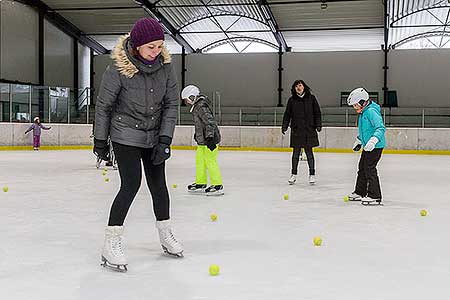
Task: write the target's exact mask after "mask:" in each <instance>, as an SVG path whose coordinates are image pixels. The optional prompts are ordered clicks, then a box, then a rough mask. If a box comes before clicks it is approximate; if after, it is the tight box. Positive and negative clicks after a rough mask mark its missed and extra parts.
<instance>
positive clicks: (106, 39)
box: [91, 34, 181, 54]
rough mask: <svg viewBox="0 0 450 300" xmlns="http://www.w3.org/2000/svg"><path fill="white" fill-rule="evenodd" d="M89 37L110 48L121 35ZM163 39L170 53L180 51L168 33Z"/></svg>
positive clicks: (179, 47)
mask: <svg viewBox="0 0 450 300" xmlns="http://www.w3.org/2000/svg"><path fill="white" fill-rule="evenodd" d="M91 37H92V38H93V39H95V40H96V41H97V42H99V43H100V44H101V45H102V46H103V47H105V48H106V49H108V50H112V49H113V48H114V46H115V45H116V44H117V42H118V39H119V37H121V35H95V36H91ZM164 39H165V40H164V44H165V45H166V47H167V49H168V50H169V52H170V53H172V54H176V53H181V46H180V45H178V43H177V42H175V41H174V40H173V39H172V37H171V36H170V35H167V34H166V35H165V37H164Z"/></svg>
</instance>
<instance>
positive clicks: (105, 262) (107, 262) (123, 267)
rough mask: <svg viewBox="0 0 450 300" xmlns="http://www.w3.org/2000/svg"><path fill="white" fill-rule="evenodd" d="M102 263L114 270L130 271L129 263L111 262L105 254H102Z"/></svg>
mask: <svg viewBox="0 0 450 300" xmlns="http://www.w3.org/2000/svg"><path fill="white" fill-rule="evenodd" d="M100 265H101V266H102V267H104V268H106V269H108V270H111V271H114V272H120V273H126V272H127V271H128V268H127V265H115V264H111V263H110V262H109V261H108V260H107V259H106V258H105V257H104V256H102V263H101V264H100Z"/></svg>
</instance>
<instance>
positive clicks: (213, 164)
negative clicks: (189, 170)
mask: <svg viewBox="0 0 450 300" xmlns="http://www.w3.org/2000/svg"><path fill="white" fill-rule="evenodd" d="M218 151H219V147H218V146H217V147H216V149H214V151H211V150H209V149H208V147H206V146H204V145H198V146H197V153H196V155H195V165H196V174H195V183H196V184H208V179H207V177H206V169H208V173H209V178H210V180H211V185H222V176H221V175H220V169H219V164H218V163H217V153H218Z"/></svg>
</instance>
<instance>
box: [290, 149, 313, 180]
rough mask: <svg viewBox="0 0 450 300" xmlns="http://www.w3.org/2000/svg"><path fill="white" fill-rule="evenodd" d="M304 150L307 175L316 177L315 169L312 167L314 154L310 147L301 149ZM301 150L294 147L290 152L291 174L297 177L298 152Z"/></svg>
mask: <svg viewBox="0 0 450 300" xmlns="http://www.w3.org/2000/svg"><path fill="white" fill-rule="evenodd" d="M303 149H305V153H306V158H307V159H308V167H309V175H316V169H315V166H314V153H313V150H312V148H311V147H307V148H303ZM301 150H302V148H297V147H294V151H293V152H292V173H291V174H294V175H297V170H298V161H299V159H300V152H301Z"/></svg>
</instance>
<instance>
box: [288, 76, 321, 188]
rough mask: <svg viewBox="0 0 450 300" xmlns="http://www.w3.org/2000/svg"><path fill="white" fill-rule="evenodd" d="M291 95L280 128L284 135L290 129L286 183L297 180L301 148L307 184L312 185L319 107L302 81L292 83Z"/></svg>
mask: <svg viewBox="0 0 450 300" xmlns="http://www.w3.org/2000/svg"><path fill="white" fill-rule="evenodd" d="M291 94H292V96H291V97H290V98H289V100H288V102H287V105H286V111H285V112H284V116H283V125H282V127H281V133H282V134H285V132H286V131H287V129H288V127H289V126H290V127H291V144H290V146H291V147H292V148H294V151H293V152H292V175H291V177H290V178H289V181H288V182H289V184H294V183H295V181H296V180H297V168H298V160H299V157H300V152H301V148H303V149H304V150H305V153H306V157H307V158H308V166H309V183H310V184H314V183H315V182H316V179H315V175H316V170H315V166H314V154H313V150H312V148H313V147H317V146H319V138H318V136H317V132H320V131H321V130H322V114H321V112H320V106H319V103H318V102H317V99H316V97H315V96H314V95H312V94H311V88H310V87H309V86H308V85H307V84H306V83H305V82H304V81H303V80H296V81H294V84H292V88H291Z"/></svg>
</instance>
